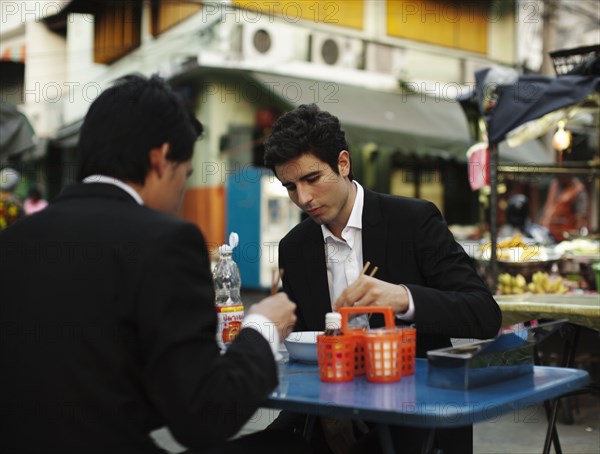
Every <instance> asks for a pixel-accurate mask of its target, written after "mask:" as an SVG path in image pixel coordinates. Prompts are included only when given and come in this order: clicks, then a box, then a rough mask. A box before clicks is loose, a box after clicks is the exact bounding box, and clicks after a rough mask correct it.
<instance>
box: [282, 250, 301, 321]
mask: <svg viewBox="0 0 600 454" xmlns="http://www.w3.org/2000/svg"><path fill="white" fill-rule="evenodd" d="M290 247H292V245H291V244H288V242H287V241H286V240H285V239H284V240H282V241H281V242H280V244H279V268H280V269H283V270H288V272H287V273H283V279H282V284H283V291H284V292H285V293H286V295H287V296H288V298H289V299H290V301H293V302H294V303H296V302H297V299H296V296H295V295H294V291H293V290H292V286H291V284H290V273H289V269H290V266H289V263H288V261H287V260H286V259H287V257H288V256H289V248H290ZM301 306H302V305H301V304H296V324H295V325H294V331H308V327H307V324H306V321H305V319H304V315H303V314H302V309H301Z"/></svg>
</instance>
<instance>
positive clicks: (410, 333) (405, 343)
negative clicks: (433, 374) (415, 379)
mask: <svg viewBox="0 0 600 454" xmlns="http://www.w3.org/2000/svg"><path fill="white" fill-rule="evenodd" d="M400 336H401V338H400V343H401V352H402V375H412V374H414V373H415V356H416V350H417V330H416V329H415V328H412V327H411V328H408V327H407V328H400Z"/></svg>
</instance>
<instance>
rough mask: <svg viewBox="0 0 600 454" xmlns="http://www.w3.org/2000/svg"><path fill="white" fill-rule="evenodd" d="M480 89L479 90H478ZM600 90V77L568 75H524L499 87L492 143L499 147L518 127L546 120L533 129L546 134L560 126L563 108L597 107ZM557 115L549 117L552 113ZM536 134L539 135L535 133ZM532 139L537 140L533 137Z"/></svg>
mask: <svg viewBox="0 0 600 454" xmlns="http://www.w3.org/2000/svg"><path fill="white" fill-rule="evenodd" d="M478 89H479V87H478ZM599 90H600V76H593V75H592V76H580V75H566V76H561V77H555V78H552V77H545V76H537V75H525V76H520V77H519V78H518V80H517V81H516V82H515V83H513V84H509V85H498V86H497V87H496V94H497V96H498V100H497V104H496V106H495V107H494V108H493V111H492V114H491V117H490V118H489V120H488V135H489V142H490V144H498V143H500V142H501V141H502V140H504V139H506V138H507V136H509V135H510V132H511V131H513V130H515V128H517V127H519V126H522V125H525V124H528V123H530V122H536V121H539V120H540V119H542V118H544V117H545V120H546V122H547V126H543V127H538V128H530V131H531V130H532V129H534V130H536V131H538V132H536V134H537V135H538V136H539V135H542V134H544V133H545V132H547V131H548V130H549V129H551V128H552V127H555V126H556V123H557V122H558V120H559V119H562V118H564V116H565V115H566V114H567V112H566V111H564V112H557V111H560V110H561V109H565V108H569V107H573V106H582V107H585V104H586V103H589V104H592V105H594V106H596V107H597V105H598V101H597V96H596V97H595V99H594V97H590V95H594V94H595V93H598V91H599ZM552 113H555V114H554V115H551V116H550V117H548V116H547V115H548V114H552ZM534 135H535V134H534ZM529 138H533V137H531V135H530V137H529Z"/></svg>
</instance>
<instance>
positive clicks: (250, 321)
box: [242, 314, 279, 358]
mask: <svg viewBox="0 0 600 454" xmlns="http://www.w3.org/2000/svg"><path fill="white" fill-rule="evenodd" d="M242 328H252V329H255V330H256V331H258V332H259V333H260V334H261V335H262V336H263V337H264V338H265V340H266V341H267V342H268V343H269V346H270V347H271V351H272V352H273V357H274V358H277V356H278V355H277V350H279V333H278V332H277V328H276V327H275V323H273V322H272V321H271V320H270V319H268V318H267V317H265V316H264V315H261V314H249V315H247V316H246V317H244V321H243V322H242Z"/></svg>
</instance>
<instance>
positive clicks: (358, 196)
mask: <svg viewBox="0 0 600 454" xmlns="http://www.w3.org/2000/svg"><path fill="white" fill-rule="evenodd" d="M265 163H266V165H267V166H268V167H270V168H271V169H273V170H274V172H275V174H276V175H277V177H278V178H279V180H280V181H281V183H282V184H283V186H284V187H285V188H286V189H287V190H288V194H289V197H290V198H291V200H292V201H293V202H294V203H295V204H296V205H297V206H298V207H300V208H301V209H302V210H303V211H304V212H305V213H306V214H308V216H309V218H310V219H306V220H304V221H303V222H302V223H300V224H299V225H298V226H296V227H295V228H294V229H292V230H291V231H290V232H289V233H288V234H287V235H286V236H285V238H283V239H282V240H281V243H280V245H279V266H280V267H281V268H283V269H284V270H285V274H284V278H283V289H284V291H285V292H286V293H287V294H288V295H289V296H290V298H291V299H293V300H294V301H295V302H296V304H297V309H296V315H297V317H298V321H297V323H296V328H295V330H296V331H303V330H323V329H324V321H325V314H326V313H327V312H330V311H332V310H337V309H339V308H340V307H343V306H391V307H392V308H393V309H394V311H395V313H396V321H397V324H398V325H404V324H411V323H414V324H416V327H417V356H420V357H424V356H426V352H427V351H428V350H431V349H437V348H442V347H448V346H450V345H451V343H450V338H451V337H461V338H478V339H479V338H489V337H493V336H495V335H496V334H497V332H498V329H499V328H500V323H501V314H500V310H499V308H498V305H497V304H496V302H495V301H494V299H493V297H492V295H491V293H490V292H489V290H488V289H487V287H486V286H485V284H484V283H483V281H482V280H481V279H480V277H479V276H478V275H477V273H476V272H475V270H474V269H473V267H472V265H471V262H470V259H469V257H468V256H467V254H466V253H465V252H464V251H463V249H462V248H461V246H459V245H458V244H457V243H456V242H455V241H454V238H453V237H452V234H451V233H450V231H449V230H448V228H447V225H446V223H445V221H444V219H443V218H442V215H441V214H440V212H439V210H438V209H437V208H436V207H435V206H434V205H433V204H432V203H430V202H427V201H424V200H418V199H411V198H406V197H397V196H391V195H384V194H377V193H375V192H372V191H370V190H368V189H365V188H362V186H361V185H360V184H358V183H357V182H356V181H355V180H354V179H353V176H352V167H351V160H350V154H349V152H348V145H347V143H346V139H345V135H344V131H343V130H342V129H341V126H340V123H339V121H338V119H337V118H336V117H335V116H333V115H331V114H329V113H328V112H325V111H321V110H319V108H318V107H317V106H316V105H314V104H312V105H302V106H300V107H299V108H297V109H296V110H294V111H292V112H288V113H286V114H285V115H283V116H282V117H281V118H280V119H279V120H278V121H277V122H276V123H275V124H274V126H273V128H272V130H271V134H270V136H269V137H268V139H267V141H266V144H265ZM367 261H369V262H371V264H372V266H377V267H378V272H377V275H376V276H374V277H370V276H368V275H361V269H362V267H363V263H366V262H367ZM367 322H368V323H370V326H371V327H378V326H382V325H383V320H382V319H381V318H377V317H376V316H375V315H374V316H373V317H372V318H371V319H370V321H367V320H363V321H362V322H359V323H363V324H364V323H367ZM283 418H287V417H282V420H281V421H276V422H275V423H274V424H273V427H283V426H285V425H286V424H284V421H283ZM290 419H291V418H290ZM293 424H295V423H293ZM394 432H395V433H396V437H395V438H396V439H397V440H398V443H399V444H397V446H398V447H399V446H402V447H404V448H405V449H406V448H408V446H407V437H406V435H407V433H406V432H405V431H401V430H399V429H398V430H396V431H394ZM409 432H410V433H413V434H414V432H415V431H414V430H410V431H409ZM440 432H441V433H440V436H439V441H438V444H439V446H440V447H442V448H445V450H444V452H445V453H447V452H460V453H464V452H468V450H471V449H472V442H471V440H472V433H471V428H465V429H460V430H458V431H449V434H450V435H451V437H450V438H454V440H451V441H450V442H449V443H445V442H444V440H443V439H444V438H445V437H447V436H448V433H446V434H444V433H443V431H440ZM457 432H460V434H459V435H457ZM400 433H402V435H401V436H400V435H399V434H400ZM453 434H454V436H452V435H453ZM409 438H410V436H409ZM412 438H413V439H414V438H415V437H412ZM417 438H418V437H417ZM400 440H401V441H400ZM418 442H419V440H418V439H417V440H416V444H417V445H418ZM406 452H411V451H410V450H408V451H406Z"/></svg>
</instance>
